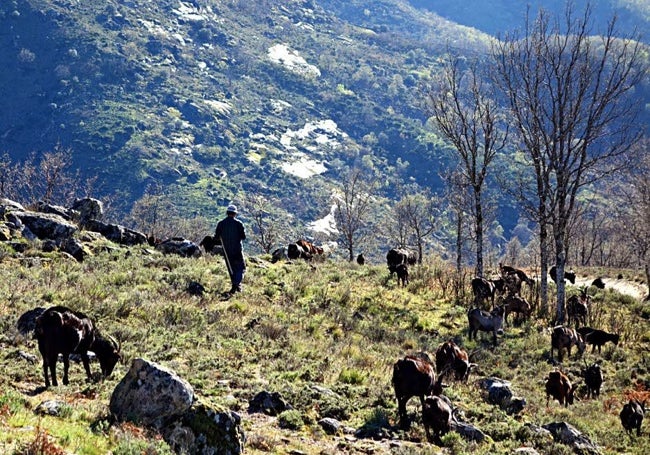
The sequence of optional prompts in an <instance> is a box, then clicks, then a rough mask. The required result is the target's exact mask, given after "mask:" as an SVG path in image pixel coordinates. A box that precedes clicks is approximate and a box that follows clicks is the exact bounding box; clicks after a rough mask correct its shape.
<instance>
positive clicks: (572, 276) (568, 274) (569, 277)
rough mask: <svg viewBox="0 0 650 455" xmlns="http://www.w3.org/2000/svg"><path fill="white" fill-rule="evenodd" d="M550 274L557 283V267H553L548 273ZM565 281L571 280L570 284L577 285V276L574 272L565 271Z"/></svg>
mask: <svg viewBox="0 0 650 455" xmlns="http://www.w3.org/2000/svg"><path fill="white" fill-rule="evenodd" d="M548 274H549V275H550V276H551V279H552V280H553V281H554V282H555V283H557V267H555V266H553V267H551V268H550V270H549V271H548ZM564 279H565V280H569V283H571V284H576V274H575V273H574V272H567V271H566V270H565V271H564Z"/></svg>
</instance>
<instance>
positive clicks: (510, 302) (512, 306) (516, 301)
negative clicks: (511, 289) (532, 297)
mask: <svg viewBox="0 0 650 455" xmlns="http://www.w3.org/2000/svg"><path fill="white" fill-rule="evenodd" d="M503 303H504V304H505V305H504V308H505V313H504V317H503V320H504V321H505V322H506V324H507V323H508V315H509V314H510V313H517V315H521V317H522V318H523V319H526V318H528V316H530V311H531V309H532V307H531V306H530V303H528V300H526V299H525V298H523V297H520V296H519V295H516V294H514V295H513V294H510V295H508V296H507V297H506V298H505V300H504V301H503Z"/></svg>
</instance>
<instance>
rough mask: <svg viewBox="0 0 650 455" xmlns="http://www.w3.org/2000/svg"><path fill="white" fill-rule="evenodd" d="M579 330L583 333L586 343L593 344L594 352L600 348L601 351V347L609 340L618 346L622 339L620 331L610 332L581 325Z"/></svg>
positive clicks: (592, 349)
mask: <svg viewBox="0 0 650 455" xmlns="http://www.w3.org/2000/svg"><path fill="white" fill-rule="evenodd" d="M578 332H579V333H580V334H581V335H582V338H583V339H584V340H585V343H587V344H590V345H591V352H594V351H595V350H596V348H598V352H599V353H600V352H601V351H600V349H601V347H602V346H603V345H604V344H605V343H607V342H608V341H611V342H612V343H614V345H616V346H618V342H619V341H620V339H621V336H620V335H619V334H618V333H609V332H605V331H604V330H600V329H592V328H591V327H580V328H579V329H578Z"/></svg>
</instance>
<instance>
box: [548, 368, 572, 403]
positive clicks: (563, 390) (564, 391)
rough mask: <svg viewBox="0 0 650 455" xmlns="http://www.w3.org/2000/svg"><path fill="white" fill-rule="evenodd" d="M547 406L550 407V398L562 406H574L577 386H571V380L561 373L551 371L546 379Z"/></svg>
mask: <svg viewBox="0 0 650 455" xmlns="http://www.w3.org/2000/svg"><path fill="white" fill-rule="evenodd" d="M545 388H546V406H548V400H549V398H550V397H553V398H554V399H556V400H557V401H559V402H560V404H563V405H564V406H565V407H568V406H569V405H570V404H573V398H574V395H575V391H576V388H577V385H571V381H569V378H568V377H567V376H566V375H565V374H564V373H562V372H561V371H557V370H556V371H551V372H550V373H549V374H548V379H546V384H545Z"/></svg>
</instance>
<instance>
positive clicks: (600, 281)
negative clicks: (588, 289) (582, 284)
mask: <svg viewBox="0 0 650 455" xmlns="http://www.w3.org/2000/svg"><path fill="white" fill-rule="evenodd" d="M591 285H592V286H594V287H596V288H598V289H605V282H604V281H603V278H602V277H600V276H599V277H598V278H596V279H595V280H594V281H592V282H591Z"/></svg>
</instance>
